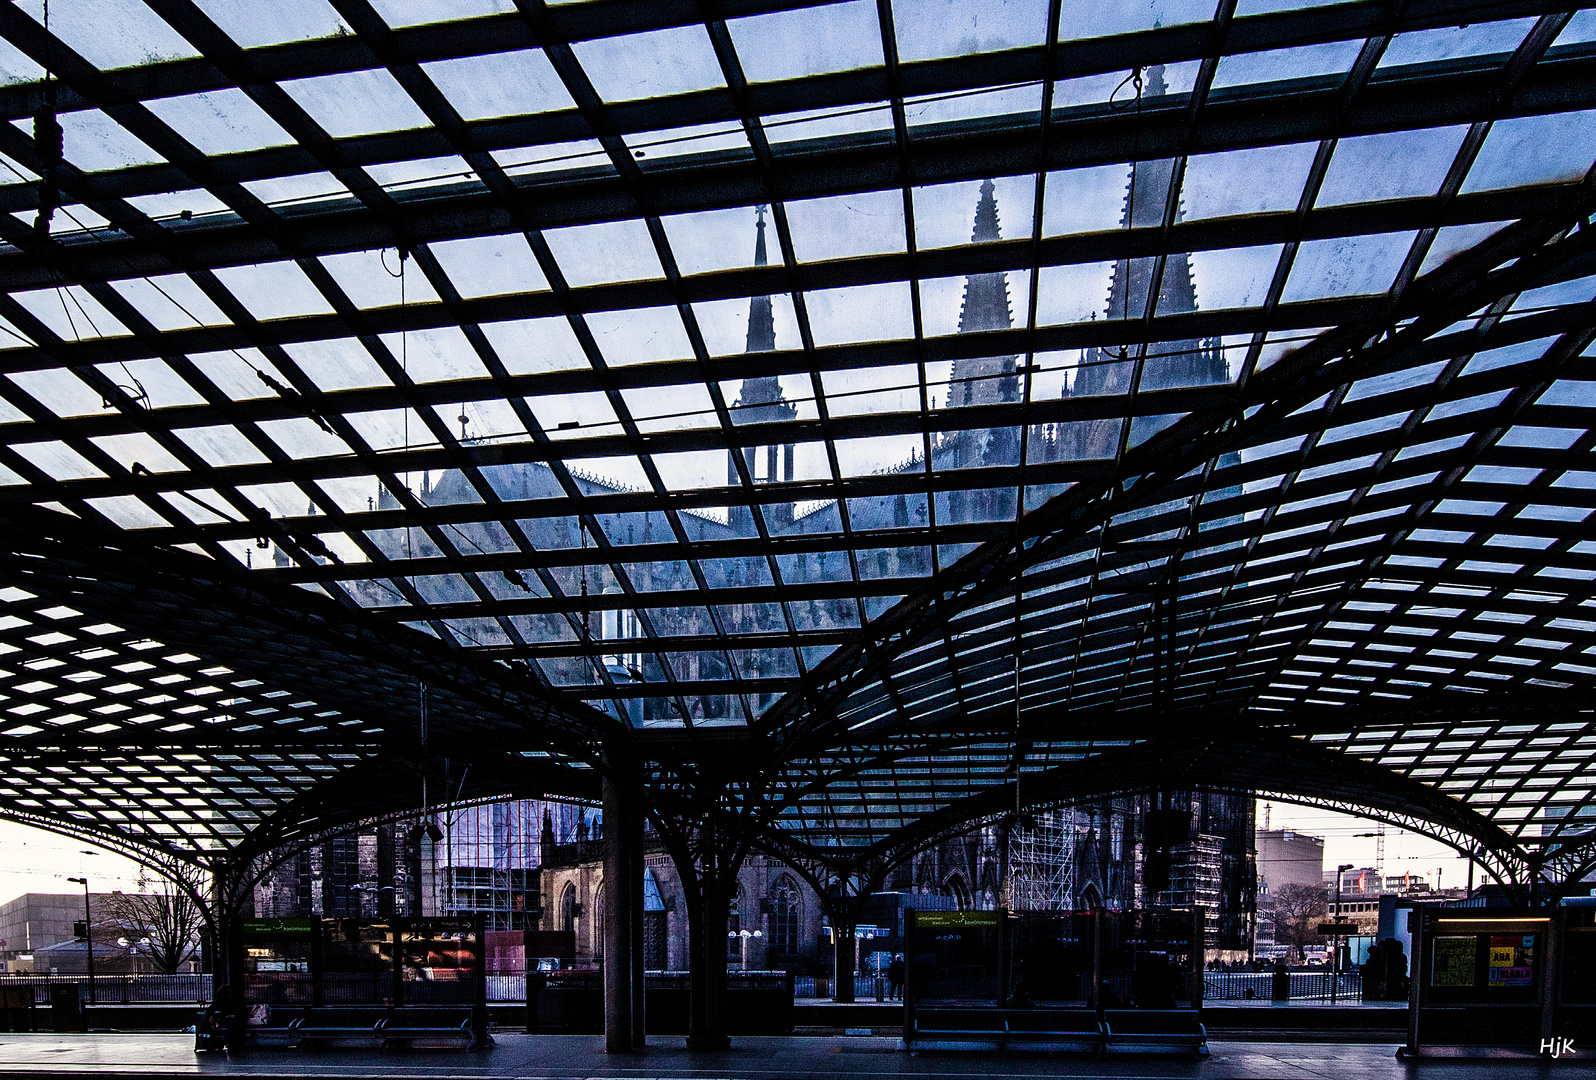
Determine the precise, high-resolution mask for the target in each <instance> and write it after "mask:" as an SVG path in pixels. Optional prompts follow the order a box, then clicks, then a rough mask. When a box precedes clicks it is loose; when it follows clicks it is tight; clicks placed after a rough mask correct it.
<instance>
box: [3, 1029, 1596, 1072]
mask: <svg viewBox="0 0 1596 1080" xmlns="http://www.w3.org/2000/svg"><path fill="white" fill-rule="evenodd" d="M495 1038H496V1039H497V1045H496V1046H495V1047H493V1048H492V1049H491V1050H487V1051H482V1052H477V1053H473V1052H470V1051H460V1050H416V1051H411V1052H396V1051H391V1052H383V1051H380V1050H371V1051H366V1050H337V1049H332V1050H304V1051H299V1050H280V1049H277V1050H273V1049H259V1050H251V1051H249V1052H248V1053H245V1054H237V1055H232V1056H227V1055H217V1054H205V1055H200V1056H196V1055H195V1053H194V1049H193V1046H194V1044H193V1037H192V1036H190V1035H184V1034H164V1033H163V1034H151V1033H142V1034H92V1035H45V1034H39V1035H3V1034H0V1074H11V1075H24V1076H42V1075H52V1074H72V1073H86V1074H92V1075H93V1076H94V1077H96V1078H99V1080H115V1078H118V1077H137V1078H148V1077H157V1076H183V1077H191V1076H195V1075H207V1076H210V1075H225V1076H247V1077H296V1078H305V1077H327V1078H352V1077H360V1078H371V1080H376V1078H380V1077H416V1078H426V1080H446V1078H451V1077H515V1078H522V1080H594V1078H615V1080H745V1078H746V1080H853V1078H856V1077H858V1078H868V1077H877V1076H885V1077H905V1078H908V1077H927V1078H931V1080H976V1078H983V1080H1006V1078H1009V1077H1013V1078H1016V1080H1018V1078H1025V1080H1030V1078H1040V1077H1105V1078H1112V1080H1182V1078H1186V1077H1193V1078H1208V1080H1321V1078H1322V1080H1414V1078H1415V1074H1417V1075H1418V1076H1420V1077H1423V1076H1433V1077H1439V1078H1444V1080H1499V1078H1503V1077H1506V1078H1509V1080H1512V1078H1517V1077H1523V1078H1526V1080H1529V1078H1536V1080H1539V1078H1541V1077H1546V1078H1556V1077H1563V1076H1568V1077H1590V1076H1596V1053H1592V1054H1590V1055H1589V1056H1588V1057H1587V1056H1586V1054H1585V1053H1583V1052H1582V1053H1580V1054H1578V1055H1576V1057H1574V1058H1572V1059H1569V1058H1565V1059H1563V1060H1562V1061H1559V1062H1541V1061H1536V1060H1533V1059H1529V1060H1521V1061H1435V1062H1430V1061H1426V1062H1421V1063H1416V1064H1412V1063H1403V1062H1401V1061H1398V1060H1397V1059H1396V1058H1395V1057H1394V1056H1393V1052H1394V1050H1395V1046H1394V1045H1393V1044H1392V1043H1355V1044H1349V1043H1278V1042H1273V1043H1257V1042H1228V1041H1221V1040H1216V1041H1213V1042H1210V1043H1209V1046H1210V1049H1211V1050H1212V1056H1211V1057H1209V1058H1207V1059H1206V1060H1200V1061H1194V1060H1192V1059H1190V1058H1186V1057H1178V1058H1177V1057H1159V1056H1153V1055H1134V1056H1132V1055H1125V1056H1115V1057H1111V1058H1109V1059H1107V1060H1103V1059H1093V1058H1089V1057H1071V1056H1063V1055H1041V1054H1022V1053H1007V1054H993V1053H988V1054H981V1053H940V1052H929V1051H928V1052H924V1053H920V1054H914V1055H910V1054H905V1053H901V1052H899V1051H898V1050H897V1049H896V1040H894V1039H888V1038H870V1037H859V1036H855V1037H807V1038H806V1037H785V1038H743V1039H738V1040H736V1042H735V1044H734V1046H733V1048H732V1049H731V1050H729V1051H725V1052H723V1053H693V1052H689V1051H687V1050H685V1049H683V1048H682V1044H681V1040H680V1039H664V1038H661V1039H659V1040H657V1045H655V1046H652V1047H650V1048H649V1049H648V1050H647V1051H645V1052H643V1053H640V1054H636V1055H625V1056H619V1055H617V1056H607V1055H606V1054H605V1053H604V1044H603V1040H602V1039H600V1038H590V1037H586V1036H560V1035H517V1034H500V1035H497V1036H495Z"/></svg>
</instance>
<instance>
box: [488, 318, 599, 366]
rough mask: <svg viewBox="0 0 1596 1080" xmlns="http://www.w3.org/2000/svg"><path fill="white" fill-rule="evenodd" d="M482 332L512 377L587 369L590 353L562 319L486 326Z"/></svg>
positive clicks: (495, 323) (523, 320)
mask: <svg viewBox="0 0 1596 1080" xmlns="http://www.w3.org/2000/svg"><path fill="white" fill-rule="evenodd" d="M482 333H483V335H484V336H485V337H486V338H487V339H488V343H489V344H491V345H492V346H493V350H494V352H496V353H497V354H498V356H499V359H500V360H501V361H502V362H503V363H504V367H505V370H507V371H508V372H509V373H510V374H511V375H531V374H535V373H537V372H544V371H571V370H578V369H582V370H585V369H586V368H587V367H588V362H587V354H586V353H584V352H583V351H582V344H581V342H579V341H578V340H577V337H576V332H575V331H574V330H572V329H571V324H570V323H569V322H567V321H566V320H565V318H564V317H563V316H550V317H548V318H543V319H515V320H512V321H509V322H494V323H483V324H482Z"/></svg>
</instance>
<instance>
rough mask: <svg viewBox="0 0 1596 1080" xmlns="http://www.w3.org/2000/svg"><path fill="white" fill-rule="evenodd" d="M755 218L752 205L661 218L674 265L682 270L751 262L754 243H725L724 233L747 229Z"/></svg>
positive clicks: (706, 270) (698, 270)
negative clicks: (674, 261) (674, 260)
mask: <svg viewBox="0 0 1596 1080" xmlns="http://www.w3.org/2000/svg"><path fill="white" fill-rule="evenodd" d="M753 220H754V209H753V207H734V208H731V209H727V210H706V211H703V212H701V213H696V214H673V215H670V216H668V217H664V218H661V219H660V222H661V224H662V225H664V227H665V236H666V238H667V239H668V240H669V241H670V245H671V255H672V256H673V257H674V258H675V259H676V268H677V269H678V270H679V271H681V272H682V273H683V274H704V273H709V272H710V271H713V270H733V269H740V268H742V267H746V266H753V265H754V245H753V244H752V243H747V244H735V243H728V242H727V237H728V236H731V235H735V234H736V233H737V232H738V231H741V230H746V229H747V228H748V224H749V222H751V221H753Z"/></svg>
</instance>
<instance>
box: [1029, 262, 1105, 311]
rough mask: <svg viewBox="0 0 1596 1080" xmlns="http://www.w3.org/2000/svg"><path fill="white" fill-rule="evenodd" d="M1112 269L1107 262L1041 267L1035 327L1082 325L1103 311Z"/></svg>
mask: <svg viewBox="0 0 1596 1080" xmlns="http://www.w3.org/2000/svg"><path fill="white" fill-rule="evenodd" d="M1113 270H1114V264H1113V263H1107V262H1091V263H1075V264H1072V265H1069V266H1044V267H1042V271H1041V280H1040V282H1039V289H1038V296H1037V305H1036V322H1037V325H1038V326H1054V325H1057V324H1059V323H1073V322H1085V321H1087V320H1088V319H1095V318H1097V317H1098V316H1099V315H1101V314H1103V313H1104V312H1106V311H1107V307H1108V281H1109V276H1110V275H1111V274H1112V273H1113Z"/></svg>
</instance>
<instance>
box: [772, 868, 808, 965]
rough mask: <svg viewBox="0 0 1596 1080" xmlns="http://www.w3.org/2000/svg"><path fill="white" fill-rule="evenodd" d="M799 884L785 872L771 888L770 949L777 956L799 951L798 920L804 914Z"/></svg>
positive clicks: (794, 953)
mask: <svg viewBox="0 0 1596 1080" xmlns="http://www.w3.org/2000/svg"><path fill="white" fill-rule="evenodd" d="M800 903H801V901H800V898H799V895H798V885H797V883H796V882H794V881H793V879H792V878H790V877H788V876H787V875H786V874H783V875H782V876H781V877H779V878H777V879H776V884H775V886H774V887H773V888H772V889H771V890H770V951H771V952H772V953H773V954H775V955H777V956H793V955H796V954H797V952H798V920H799V916H800V915H801V914H802V909H801V907H800Z"/></svg>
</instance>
